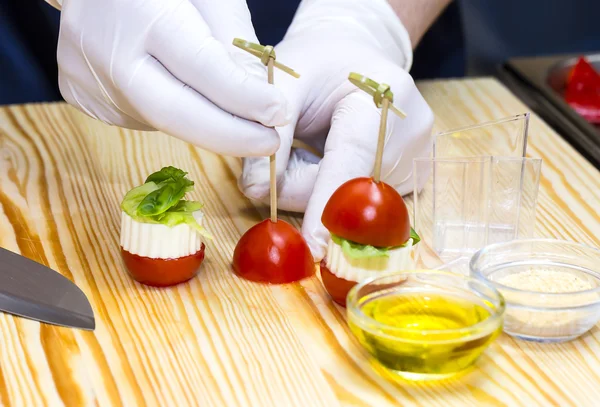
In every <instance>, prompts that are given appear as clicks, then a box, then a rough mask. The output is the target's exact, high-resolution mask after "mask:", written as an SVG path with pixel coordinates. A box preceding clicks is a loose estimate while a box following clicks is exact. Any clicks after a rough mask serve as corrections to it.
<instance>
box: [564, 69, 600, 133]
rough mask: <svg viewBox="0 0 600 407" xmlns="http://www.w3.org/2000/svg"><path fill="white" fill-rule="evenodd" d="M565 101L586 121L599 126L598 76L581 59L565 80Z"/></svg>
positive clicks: (599, 98) (599, 86)
mask: <svg viewBox="0 0 600 407" xmlns="http://www.w3.org/2000/svg"><path fill="white" fill-rule="evenodd" d="M565 100H566V101H567V103H568V104H569V105H571V107H573V109H575V111H577V113H579V114H580V115H581V116H583V117H584V118H585V119H586V120H587V121H589V122H590V123H594V124H600V74H599V73H598V72H596V71H595V70H594V67H593V66H592V65H590V63H589V62H587V61H586V60H585V58H583V57H581V58H579V60H578V61H577V64H576V65H575V66H574V67H573V69H572V70H571V72H570V74H569V76H568V78H567V87H566V90H565Z"/></svg>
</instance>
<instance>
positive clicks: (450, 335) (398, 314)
mask: <svg viewBox="0 0 600 407" xmlns="http://www.w3.org/2000/svg"><path fill="white" fill-rule="evenodd" d="M359 306H360V309H361V311H362V312H363V313H364V314H365V315H366V316H368V317H370V318H371V319H372V320H374V321H377V322H379V323H380V324H381V325H379V324H377V323H373V321H371V322H365V319H364V318H362V319H360V318H358V319H357V317H356V316H354V315H350V318H349V323H350V327H351V329H352V331H353V333H354V334H355V335H356V337H357V338H358V340H359V341H360V342H361V343H362V345H363V346H364V347H365V348H366V349H367V350H368V351H369V352H370V353H371V355H372V356H373V357H374V358H375V359H376V360H377V362H379V363H380V364H381V365H383V366H384V367H385V368H387V369H391V370H392V371H394V372H396V373H398V374H400V375H401V376H403V377H409V378H411V377H413V378H424V377H421V375H423V376H424V375H433V376H437V377H439V378H442V377H447V376H450V375H452V374H454V373H458V372H460V371H462V370H464V369H466V368H468V367H470V366H471V365H473V364H474V363H475V361H476V360H477V359H478V358H479V356H480V355H481V353H482V352H483V351H484V350H485V348H486V347H487V346H488V345H489V344H490V342H491V341H493V340H494V339H495V338H496V336H497V335H498V334H499V333H500V331H501V330H502V327H501V324H498V325H494V326H490V325H489V324H484V325H485V326H481V327H473V326H474V325H476V324H478V323H480V322H482V321H485V320H486V319H488V318H489V317H490V316H491V314H492V312H493V307H492V305H491V304H489V303H485V302H483V301H482V300H481V299H480V298H479V297H475V296H473V298H463V297H459V296H451V295H446V294H440V293H435V292H433V293H430V294H427V293H410V292H408V293H397V292H396V293H394V292H391V293H390V292H388V293H387V294H384V295H380V296H378V297H374V298H365V299H364V301H361V304H360V305H359ZM469 327H473V328H472V329H470V328H469ZM465 328H466V329H465ZM433 376H432V377H433Z"/></svg>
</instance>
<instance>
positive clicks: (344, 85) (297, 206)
mask: <svg viewBox="0 0 600 407" xmlns="http://www.w3.org/2000/svg"><path fill="white" fill-rule="evenodd" d="M276 54H277V59H278V60H279V61H281V62H282V63H284V64H286V65H288V66H290V67H291V68H293V69H295V70H296V71H297V72H298V73H299V74H300V75H301V78H300V79H294V78H292V77H289V76H288V75H286V74H285V73H282V72H278V71H276V73H275V86H276V87H278V88H279V89H281V90H283V91H284V93H285V95H286V97H287V98H288V101H289V104H290V109H291V110H292V121H291V123H290V124H289V125H287V126H285V127H281V128H278V131H279V134H280V135H281V146H280V148H279V150H278V152H277V173H278V183H279V188H278V189H279V207H280V208H281V209H284V210H290V211H299V212H301V211H304V210H305V211H306V214H305V217H304V223H303V228H302V232H303V235H304V237H305V238H306V240H307V242H308V244H309V246H310V248H311V251H312V253H313V255H314V257H315V260H317V261H319V260H321V259H322V258H323V256H324V254H325V250H326V245H327V242H328V240H329V233H328V231H327V230H326V229H325V228H324V226H323V225H322V223H321V215H322V213H323V208H324V207H325V204H326V203H327V201H328V200H329V198H330V196H331V194H332V193H333V192H334V191H335V190H336V189H337V188H338V187H339V186H340V185H341V184H342V183H344V182H345V181H347V180H348V179H351V178H355V177H359V176H369V175H371V174H372V172H373V167H374V163H375V150H376V146H377V136H378V129H379V120H380V115H381V113H380V109H378V108H377V107H376V106H375V103H374V101H373V98H372V97H370V96H368V95H367V94H366V93H364V92H363V91H361V90H359V89H357V88H356V87H355V86H354V85H352V84H351V83H350V82H349V81H348V79H347V78H348V74H349V73H350V72H358V73H360V74H362V75H365V76H368V77H369V78H371V79H373V80H375V81H377V82H380V83H381V82H384V83H387V84H388V85H390V86H391V90H392V92H393V93H394V105H396V106H398V107H399V108H401V109H402V110H404V111H405V112H406V113H407V115H408V116H407V118H405V119H400V118H399V117H396V116H395V115H394V114H393V113H392V112H391V111H390V113H389V116H388V128H387V136H386V145H385V150H384V156H383V168H382V179H383V181H385V182H387V183H389V184H391V185H392V186H394V187H395V188H396V189H397V190H398V192H400V193H401V194H406V193H408V192H410V191H412V190H413V181H412V160H413V158H414V157H417V156H427V155H428V154H429V152H430V149H431V128H432V125H433V114H432V112H431V110H430V108H429V106H428V105H427V103H426V102H425V100H424V99H423V97H422V96H421V94H420V93H419V91H418V89H417V88H416V86H415V84H414V82H413V80H412V78H411V76H410V75H409V74H408V73H407V72H406V70H407V69H408V68H409V67H410V64H411V59H412V48H411V44H410V40H409V38H408V34H407V33H406V31H405V29H404V27H403V26H402V24H401V22H400V20H399V19H398V18H397V17H396V15H395V14H394V12H393V10H392V9H391V8H390V6H389V5H388V4H387V2H386V1H385V0H355V1H352V2H348V1H346V0H304V1H303V2H302V3H301V5H300V8H299V10H298V12H297V14H296V17H295V19H294V21H293V22H292V25H291V27H290V29H289V31H288V33H287V34H286V36H285V38H284V40H283V41H282V42H281V43H280V44H279V45H278V46H277V47H276ZM294 136H295V137H296V139H299V140H302V141H303V142H305V143H306V144H309V145H310V146H312V147H314V148H316V150H318V151H320V152H324V158H323V159H322V160H321V161H320V162H319V159H318V158H317V157H316V156H314V155H312V154H310V153H308V152H307V151H306V150H301V149H292V148H291V145H292V141H293V138H294ZM268 177H269V163H268V159H263V158H252V159H246V160H244V171H243V174H242V177H241V178H240V180H239V184H240V188H241V189H242V191H244V193H245V194H246V195H247V196H248V197H250V198H253V199H256V200H260V201H262V202H265V203H266V202H268V194H269V182H268Z"/></svg>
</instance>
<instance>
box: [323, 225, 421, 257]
mask: <svg viewBox="0 0 600 407" xmlns="http://www.w3.org/2000/svg"><path fill="white" fill-rule="evenodd" d="M410 237H411V239H413V246H414V245H415V244H417V243H419V242H420V241H421V238H420V237H419V235H417V232H415V231H414V229H413V228H410ZM331 240H333V241H334V243H336V244H338V245H340V246H341V247H342V251H343V252H344V254H345V255H346V256H348V257H350V258H352V259H364V258H367V257H389V255H390V254H389V251H390V250H393V249H397V248H399V247H404V246H405V245H401V246H396V247H376V246H371V245H365V244H360V243H356V242H352V241H350V240H347V239H344V238H341V237H339V236H336V235H334V234H331Z"/></svg>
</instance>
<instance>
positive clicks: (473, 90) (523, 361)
mask: <svg viewBox="0 0 600 407" xmlns="http://www.w3.org/2000/svg"><path fill="white" fill-rule="evenodd" d="M419 87H420V89H421V91H422V92H423V94H424V96H425V98H426V99H427V101H428V102H429V103H430V105H431V107H432V109H433V110H434V112H435V114H436V128H435V130H436V131H440V130H445V129H450V128H456V127H459V126H464V125H470V124H474V123H477V122H483V121H488V120H493V119H497V118H501V117H505V116H509V115H512V114H517V113H522V112H526V111H527V110H528V109H527V108H526V107H525V106H524V105H522V104H521V103H520V102H519V101H518V100H517V99H516V98H515V97H514V96H512V95H511V94H510V93H509V92H508V91H507V90H506V89H505V88H504V87H503V86H501V85H500V84H499V83H498V82H496V81H494V80H491V79H479V80H461V81H436V82H425V83H421V84H420V85H419ZM529 134H530V144H529V153H530V155H532V156H534V157H540V158H543V160H544V163H543V168H542V180H541V190H540V195H539V206H538V220H537V234H538V235H539V236H546V237H557V238H564V239H568V240H576V241H580V242H583V243H587V244H590V245H597V246H598V245H600V216H599V213H600V173H599V172H598V171H597V170H596V169H594V168H593V167H592V166H591V165H589V163H587V162H586V161H584V160H583V159H582V158H581V156H580V155H579V154H578V153H576V152H575V151H574V150H573V149H572V148H571V147H570V146H569V145H567V144H566V143H565V142H564V141H562V139H560V138H559V137H558V136H557V135H556V134H555V133H553V131H552V130H550V129H549V128H548V127H547V126H546V125H545V124H544V123H542V122H541V121H540V120H538V119H537V118H535V117H534V118H533V119H532V122H531V127H530V133H529ZM165 165H175V166H178V167H180V168H184V169H186V170H188V171H189V172H190V173H191V178H192V179H194V180H195V181H196V185H197V188H196V189H197V190H196V192H195V193H194V198H196V199H200V200H202V201H204V202H205V203H206V213H207V215H208V216H207V226H208V227H209V228H210V230H211V231H212V232H213V233H214V234H215V235H216V236H217V238H216V239H215V241H214V242H212V243H210V244H209V245H208V247H207V260H206V262H205V263H204V265H203V271H202V272H201V274H200V275H199V277H197V278H195V279H194V280H193V281H191V282H190V283H187V284H183V285H180V286H178V287H176V288H172V289H151V288H147V287H144V286H141V285H138V284H136V283H134V282H133V281H132V280H131V279H130V278H129V277H128V276H127V275H126V273H125V271H124V269H123V266H122V265H121V261H120V256H119V240H118V236H119V214H120V210H119V202H120V200H121V198H122V197H123V194H124V193H125V192H126V191H127V190H128V189H130V188H131V187H133V186H135V185H138V184H139V183H140V182H142V181H143V179H144V177H145V176H146V175H147V174H149V173H151V172H152V171H154V170H157V169H159V168H160V167H162V166H165ZM240 171H241V166H240V161H239V160H238V159H234V158H223V157H219V156H216V155H214V154H211V153H207V152H205V151H201V150H200V149H197V148H194V147H192V146H190V145H188V144H185V143H183V142H181V141H179V140H176V139H174V138H171V137H167V136H165V135H163V134H159V133H143V132H136V131H129V130H123V129H119V128H116V127H109V126H106V125H103V124H102V123H100V122H98V121H94V120H92V119H89V118H87V117H86V116H84V115H83V114H80V113H78V112H77V111H76V110H75V109H73V108H71V107H69V106H67V105H65V104H46V105H26V106H14V107H7V108H2V109H0V246H2V247H5V248H7V249H9V250H13V251H15V252H20V253H22V254H23V255H25V256H27V257H29V258H32V259H34V260H36V261H39V262H41V263H44V264H46V265H48V266H50V267H51V268H53V269H55V270H58V271H59V272H61V273H62V274H64V275H65V276H67V277H68V278H70V279H72V280H73V281H74V282H75V283H76V284H77V285H79V287H81V289H83V291H84V292H85V293H86V294H87V295H88V297H89V299H90V301H91V302H92V306H93V308H94V311H95V313H96V318H97V319H96V325H97V328H96V330H95V332H81V331H76V330H69V329H65V328H57V327H53V326H47V325H40V324H38V323H36V322H32V321H27V320H23V319H18V318H14V317H12V316H8V315H5V314H0V404H1V405H5V406H13V405H15V406H16V405H25V406H40V405H52V406H54V405H56V406H60V405H67V406H75V405H102V406H107V405H115V406H120V405H123V406H145V405H147V406H155V405H162V406H187V405H190V406H261V407H263V406H265V407H266V406H277V407H283V406H327V407H331V406H338V405H343V406H393V405H398V406H400V405H402V406H468V405H473V406H476V405H477V406H481V405H511V406H514V405H523V406H534V405H561V406H567V405H578V406H583V405H594V404H596V403H597V402H598V400H600V386H598V383H599V381H600V331H599V330H598V328H594V329H593V330H592V331H591V332H590V333H588V334H587V335H585V336H584V337H582V338H580V339H578V340H575V341H573V342H570V343H566V344H560V345H542V344H535V343H527V342H522V341H515V340H513V339H511V338H510V337H508V336H506V335H503V336H502V337H500V339H499V340H498V341H497V342H496V343H494V344H493V345H492V346H491V348H490V349H489V350H488V351H487V352H486V354H485V356H484V357H483V358H482V360H481V361H480V363H479V364H478V367H477V369H476V370H475V371H474V372H472V373H471V374H469V375H468V376H466V377H463V378H462V379H461V380H456V381H453V382H450V383H446V384H444V385H441V386H435V387H432V386H429V385H421V384H419V385H397V384H392V383H389V382H386V381H385V380H383V379H381V378H379V377H378V376H376V375H375V374H374V373H373V372H372V371H371V370H370V369H369V368H368V365H367V359H366V358H365V356H364V354H363V353H362V352H361V351H360V349H359V348H358V347H357V343H356V342H355V341H354V340H353V338H352V337H351V336H350V335H349V331H348V329H347V327H346V325H345V319H344V315H343V313H342V312H340V309H338V308H336V307H335V306H333V305H332V303H331V302H330V301H329V299H328V297H327V295H326V293H325V291H324V290H323V288H322V286H321V284H320V282H319V280H318V277H314V278H312V279H310V280H308V281H304V282H303V283H302V284H296V285H289V286H279V287H267V286H263V285H257V284H252V283H249V282H246V281H242V280H240V279H238V278H236V277H235V276H234V275H233V274H232V273H231V271H230V265H229V264H230V259H231V256H232V252H233V249H234V247H235V244H236V241H237V239H238V238H239V237H240V236H241V234H242V233H243V232H244V231H245V230H247V229H248V228H249V227H250V226H252V225H253V224H254V223H256V222H257V221H259V220H260V219H263V218H265V217H267V216H268V210H267V208H264V207H255V206H254V205H253V204H252V203H250V202H249V201H248V200H247V199H245V198H244V197H243V196H242V194H241V193H240V192H239V191H238V188H237V186H236V178H237V176H238V175H239V173H240ZM284 218H285V219H286V220H288V221H291V222H292V223H293V224H295V225H299V224H300V218H299V217H293V218H289V217H284Z"/></svg>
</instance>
